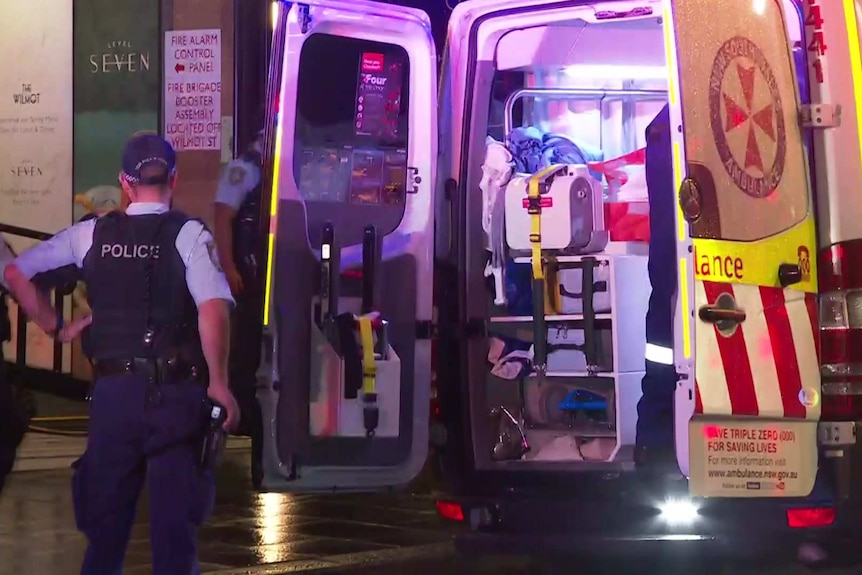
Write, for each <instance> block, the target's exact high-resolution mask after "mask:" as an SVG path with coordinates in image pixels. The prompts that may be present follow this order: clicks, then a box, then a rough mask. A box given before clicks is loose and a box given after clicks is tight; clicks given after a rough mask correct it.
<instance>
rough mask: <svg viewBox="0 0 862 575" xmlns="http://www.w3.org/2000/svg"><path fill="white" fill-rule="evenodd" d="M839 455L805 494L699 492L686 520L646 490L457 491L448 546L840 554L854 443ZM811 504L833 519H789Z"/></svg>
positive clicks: (517, 550)
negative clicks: (806, 522) (822, 549)
mask: <svg viewBox="0 0 862 575" xmlns="http://www.w3.org/2000/svg"><path fill="white" fill-rule="evenodd" d="M860 447H862V446H860ZM841 459H843V463H842V464H841V469H837V468H830V465H829V464H823V465H821V469H820V472H819V473H818V479H817V483H816V485H815V489H814V491H813V492H812V493H811V495H810V496H809V497H805V498H793V499H777V498H776V499H766V498H764V499H708V500H701V501H699V502H693V503H695V504H696V505H697V507H698V512H697V516H696V518H694V519H692V520H691V521H690V523H688V524H670V523H669V522H668V520H667V518H666V517H664V516H663V514H662V510H661V507H662V499H663V497H654V496H653V497H639V498H636V500H633V499H631V498H630V499H628V500H627V501H620V500H619V499H618V498H614V499H603V498H583V499H582V498H578V497H572V496H571V495H570V496H569V497H566V498H559V499H558V498H548V497H547V495H545V496H544V497H521V498H518V499H506V498H494V499H493V500H490V499H467V500H465V499H462V500H461V501H460V503H461V505H462V507H463V510H464V517H465V519H466V521H465V523H468V524H470V523H472V528H471V530H470V531H469V532H467V531H465V532H463V533H460V534H459V535H457V536H456V546H457V547H458V549H459V551H460V552H462V553H466V554H507V553H508V554H518V555H520V554H525V555H543V554H550V555H557V554H560V555H567V554H574V555H579V556H591V555H596V556H603V557H609V556H617V555H621V554H625V555H627V556H639V555H644V556H649V555H653V556H654V554H655V553H657V552H658V553H662V554H664V553H673V554H674V556H677V554H681V555H685V554H687V553H691V554H697V555H704V554H706V555H710V556H716V557H729V558H735V557H742V558H745V557H783V558H785V559H786V558H788V556H791V557H793V556H794V555H795V553H796V549H797V547H798V545H799V544H801V543H804V542H815V543H820V544H823V545H824V546H826V547H828V548H830V550H834V552H835V553H838V554H842V555H843V554H845V553H846V549H850V550H853V548H854V545H855V547H858V541H859V540H860V539H862V487H860V488H859V489H851V490H850V492H849V493H845V494H844V496H843V497H842V496H841V495H839V493H838V491H839V490H838V489H837V487H838V484H842V483H843V484H844V485H854V484H855V485H859V486H862V449H859V448H857V447H851V448H849V450H848V451H847V452H845V458H841ZM822 463H825V462H822ZM847 464H850V465H847ZM839 475H841V476H842V477H840V478H839V477H838V476H839ZM573 491H574V490H573ZM812 509H813V510H821V511H822V510H825V511H827V513H831V511H832V510H834V520H831V519H830V520H829V521H828V523H822V524H819V525H817V526H805V527H799V526H791V523H792V522H791V521H790V514H789V513H788V512H789V511H790V512H791V514H792V513H793V510H812ZM477 510H481V511H482V512H486V511H488V510H490V512H489V513H487V512H486V513H484V516H488V517H493V520H492V521H488V522H487V524H486V525H484V526H478V525H476V522H475V521H471V519H472V518H474V517H476V516H477V513H476V511H477ZM478 515H480V516H482V515H483V513H479V514H478ZM812 525H813V524H812ZM848 543H849V544H850V545H849V546H848V545H847V544H848Z"/></svg>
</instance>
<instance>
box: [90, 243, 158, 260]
mask: <svg viewBox="0 0 862 575" xmlns="http://www.w3.org/2000/svg"><path fill="white" fill-rule="evenodd" d="M102 257H103V258H104V257H110V258H114V259H148V258H150V257H152V258H153V259H154V260H157V259H159V246H149V245H131V246H130V245H123V244H105V245H103V246H102Z"/></svg>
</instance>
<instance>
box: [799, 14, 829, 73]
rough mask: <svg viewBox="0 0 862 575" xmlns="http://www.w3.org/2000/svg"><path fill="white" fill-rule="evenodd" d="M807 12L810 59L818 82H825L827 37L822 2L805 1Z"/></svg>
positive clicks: (806, 34) (807, 37)
mask: <svg viewBox="0 0 862 575" xmlns="http://www.w3.org/2000/svg"><path fill="white" fill-rule="evenodd" d="M803 6H804V12H805V36H806V41H807V43H808V53H809V54H810V56H809V57H808V61H809V62H810V65H811V69H812V70H813V71H814V77H815V78H816V80H817V83H818V84H822V83H823V60H824V59H825V56H826V39H825V38H824V35H823V24H824V23H825V20H823V16H821V13H820V4H819V2H817V0H808V2H805V3H803Z"/></svg>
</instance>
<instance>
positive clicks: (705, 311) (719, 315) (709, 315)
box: [697, 305, 745, 324]
mask: <svg viewBox="0 0 862 575" xmlns="http://www.w3.org/2000/svg"><path fill="white" fill-rule="evenodd" d="M697 315H698V317H699V318H700V320H701V321H704V322H706V323H725V322H727V323H732V324H737V323H742V322H744V321H745V311H744V310H741V309H728V308H724V307H718V306H713V305H705V306H703V307H701V308H700V309H699V310H698V312H697Z"/></svg>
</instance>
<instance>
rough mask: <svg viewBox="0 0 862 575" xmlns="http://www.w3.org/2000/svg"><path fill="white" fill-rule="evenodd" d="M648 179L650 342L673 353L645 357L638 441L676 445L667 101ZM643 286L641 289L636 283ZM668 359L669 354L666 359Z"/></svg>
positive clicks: (649, 148) (653, 137) (653, 127)
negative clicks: (657, 358) (665, 361)
mask: <svg viewBox="0 0 862 575" xmlns="http://www.w3.org/2000/svg"><path fill="white" fill-rule="evenodd" d="M646 140H647V144H646V166H645V168H646V182H647V188H648V191H649V217H650V244H649V264H648V268H649V280H650V287H651V290H652V291H651V293H650V298H649V309H648V310H647V315H646V340H647V343H648V344H650V345H653V346H657V347H659V348H664V350H666V353H668V354H671V358H670V359H671V361H670V362H669V364H667V365H666V364H662V363H656V362H654V361H650V360H647V361H646V374H645V375H644V378H643V381H642V383H641V389H642V391H643V395H642V396H641V399H640V401H639V402H638V423H637V444H638V445H639V446H643V447H647V448H651V449H663V448H671V447H673V444H674V420H673V397H674V391H675V389H676V368H675V367H674V366H673V365H671V364H672V363H673V361H672V354H673V351H672V350H673V305H674V303H673V298H674V295H675V294H676V291H677V273H676V265H677V264H676V261H677V260H676V237H675V227H674V226H675V222H674V218H675V217H676V213H677V211H676V210H677V207H676V190H675V189H674V182H673V162H672V147H671V126H670V108H669V107H668V106H665V107H664V108H662V110H661V112H659V113H658V115H657V116H656V117H655V118H654V119H653V121H652V122H650V125H649V127H648V128H647V137H646ZM634 289H641V288H634ZM666 359H667V358H666Z"/></svg>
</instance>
